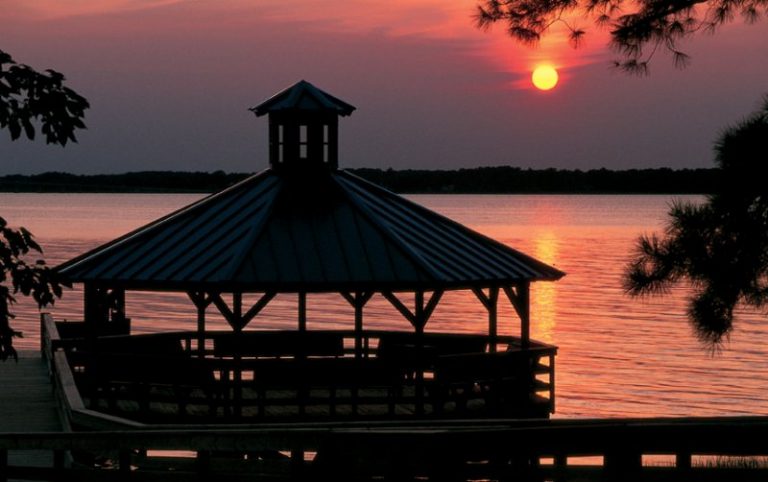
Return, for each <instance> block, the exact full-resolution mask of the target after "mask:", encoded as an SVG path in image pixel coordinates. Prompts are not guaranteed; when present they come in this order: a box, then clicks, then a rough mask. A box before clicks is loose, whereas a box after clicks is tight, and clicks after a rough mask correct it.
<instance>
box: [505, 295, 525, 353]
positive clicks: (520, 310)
mask: <svg viewBox="0 0 768 482" xmlns="http://www.w3.org/2000/svg"><path fill="white" fill-rule="evenodd" d="M530 286H531V283H530V282H529V281H526V282H523V283H520V284H518V285H516V286H515V288H516V289H515V290H514V291H513V290H512V287H510V286H505V287H504V293H505V294H506V295H507V298H509V301H510V303H512V306H513V307H514V308H515V311H516V312H517V315H518V316H519V317H520V343H521V345H522V346H523V348H528V347H529V346H530V345H531V294H530V293H531V291H530Z"/></svg>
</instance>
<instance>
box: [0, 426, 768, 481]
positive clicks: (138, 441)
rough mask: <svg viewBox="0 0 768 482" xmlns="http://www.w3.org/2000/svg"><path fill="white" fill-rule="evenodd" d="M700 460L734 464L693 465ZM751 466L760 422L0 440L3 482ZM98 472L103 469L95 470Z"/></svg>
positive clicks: (262, 430)
mask: <svg viewBox="0 0 768 482" xmlns="http://www.w3.org/2000/svg"><path fill="white" fill-rule="evenodd" d="M15 450H48V451H53V452H54V453H55V454H59V456H57V457H55V460H57V461H59V462H58V464H57V465H56V466H55V467H52V468H31V467H20V466H14V465H11V464H9V463H8V454H9V452H12V451H15ZM156 451H166V452H164V453H162V454H160V453H157V452H156ZM167 451H175V452H173V453H170V454H169V453H168V452H167ZM182 451H183V453H182ZM63 452H71V453H74V454H76V455H75V457H74V462H73V463H72V464H66V463H64V460H66V459H65V458H64V457H62V456H61V454H62V453H63ZM184 454H186V455H187V457H186V458H185V457H183V456H182V455H184ZM159 455H165V456H166V457H159ZM168 455H173V456H175V457H171V458H168V457H167V456H168ZM653 455H655V456H658V455H666V456H668V457H669V462H667V463H653V462H649V461H647V460H646V458H647V456H653ZM584 456H589V457H592V459H590V460H588V461H587V463H582V464H580V465H576V464H574V463H573V462H574V459H573V458H574V457H584ZM697 456H707V457H715V456H719V457H740V458H738V459H735V460H731V461H730V462H728V461H726V460H724V459H722V458H721V459H715V461H714V462H712V463H707V464H697V463H696V462H695V458H696V457H697ZM755 456H763V457H764V456H768V420H767V419H765V418H698V419H696V418H689V419H635V420H550V421H542V420H538V421H510V420H492V421H482V422H479V421H454V422H450V421H431V422H430V421H419V422H413V423H403V422H400V423H392V422H381V423H370V422H366V423H345V424H315V425H306V424H305V425H303V426H296V425H268V426H261V427H259V428H253V427H252V426H244V427H243V426H241V427H237V428H232V427H230V428H217V429H202V430H201V429H194V430H190V429H174V430H135V431H119V432H81V433H31V434H30V433H26V434H15V433H12V434H8V433H4V434H0V482H5V481H6V480H7V479H9V478H12V479H21V480H93V481H98V480H110V481H113V480H131V481H138V482H143V481H151V480H171V481H172V480H195V479H197V480H232V481H239V480H303V481H316V480H317V481H319V480H350V481H352V480H354V481H368V480H416V479H418V480H430V481H433V480H453V481H468V480H520V481H536V482H541V481H545V480H553V481H563V482H565V481H576V480H579V481H592V480H595V481H597V480H599V481H659V482H661V481H683V480H704V481H707V480H712V481H715V480H717V481H724V480H728V481H731V480H739V481H758V480H760V481H762V480H766V478H768V465H766V463H765V461H764V460H763V461H762V462H760V461H759V460H756V459H754V457H755ZM741 457H749V458H748V459H744V458H741ZM97 465H98V466H100V467H101V468H94V467H95V466H97Z"/></svg>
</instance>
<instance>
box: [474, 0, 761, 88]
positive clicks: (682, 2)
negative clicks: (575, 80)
mask: <svg viewBox="0 0 768 482" xmlns="http://www.w3.org/2000/svg"><path fill="white" fill-rule="evenodd" d="M478 1H479V3H478V5H477V14H476V16H475V19H476V22H477V25H478V26H479V27H481V28H489V27H490V26H491V25H493V24H495V23H498V22H501V23H504V24H506V27H507V32H508V33H509V35H510V36H512V37H513V38H515V39H517V40H519V41H521V42H523V43H529V44H530V43H536V42H538V41H539V39H540V38H541V36H542V35H543V34H544V33H545V32H546V31H547V30H549V28H550V27H552V26H553V25H555V24H562V25H565V27H566V28H567V29H568V30H569V32H570V40H571V43H572V44H573V45H574V46H577V45H578V44H579V43H580V42H581V41H582V39H583V37H584V35H585V33H586V31H585V30H584V29H582V28H580V27H578V26H577V25H576V24H574V23H573V22H574V20H573V19H574V18H578V17H579V16H580V17H583V18H586V19H587V20H588V21H591V22H593V23H594V24H595V25H596V26H597V27H601V28H608V29H610V34H611V41H610V43H611V46H612V47H613V48H614V49H615V50H616V51H618V52H619V54H620V55H621V59H620V60H617V61H615V65H616V66H617V67H619V68H621V69H623V70H626V71H629V72H633V73H641V74H642V73H647V71H648V62H649V61H650V59H651V58H652V57H653V55H654V54H655V53H656V52H657V51H658V50H660V49H661V50H666V51H668V52H670V53H671V54H672V57H673V60H674V63H675V65H676V66H677V67H684V66H686V65H687V64H688V61H689V57H688V55H687V54H685V53H684V52H682V51H681V50H680V49H679V47H678V43H679V41H680V40H682V39H684V38H687V37H689V36H691V35H693V34H695V33H697V32H714V31H715V30H716V29H717V27H719V26H721V25H723V24H724V23H727V22H730V21H732V20H733V19H734V18H735V17H736V15H741V16H742V17H743V18H744V19H745V21H747V22H755V21H757V20H758V19H759V18H760V17H761V16H762V15H765V14H766V13H768V0H632V1H630V0H478Z"/></svg>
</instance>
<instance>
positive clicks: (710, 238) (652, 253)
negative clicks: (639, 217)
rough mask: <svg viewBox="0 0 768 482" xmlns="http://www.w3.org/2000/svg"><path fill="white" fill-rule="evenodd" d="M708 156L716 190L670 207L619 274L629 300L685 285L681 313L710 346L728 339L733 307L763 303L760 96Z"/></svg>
mask: <svg viewBox="0 0 768 482" xmlns="http://www.w3.org/2000/svg"><path fill="white" fill-rule="evenodd" d="M715 152H716V158H715V162H716V165H717V167H718V169H719V171H720V179H721V184H720V189H719V190H718V192H716V193H715V194H713V195H711V196H709V197H708V198H707V201H706V202H705V203H703V204H692V203H679V202H678V203H676V204H674V205H673V206H672V208H671V210H670V212H669V220H668V224H667V227H666V232H665V233H664V236H662V237H659V236H656V235H651V236H644V237H642V238H640V239H639V241H638V243H637V253H636V256H635V257H634V260H633V261H632V262H631V263H630V265H629V266H628V267H627V270H626V272H625V288H626V290H627V291H628V293H630V294H631V295H635V296H638V295H648V294H663V293H666V292H668V291H669V289H670V287H671V286H672V285H673V284H675V283H678V282H680V281H684V280H687V281H688V282H690V284H691V285H692V286H693V288H694V294H693V295H692V297H691V298H690V300H689V306H688V315H689V318H690V320H691V322H692V324H693V327H694V328H695V331H696V333H697V335H698V337H699V338H700V339H701V340H702V341H703V342H704V343H706V344H708V345H709V346H711V347H717V346H718V345H719V344H721V343H722V341H723V340H724V337H727V336H728V334H729V333H730V331H731V329H732V327H733V321H734V309H735V308H736V307H737V306H739V305H740V304H741V305H744V306H750V307H754V308H757V309H763V308H765V306H766V304H768V186H767V185H766V184H765V175H764V172H765V165H766V163H768V97H766V99H765V101H764V105H763V107H762V108H761V109H760V110H759V111H758V112H756V113H755V114H753V115H752V116H750V117H748V118H747V119H745V120H744V121H743V122H741V123H740V124H738V125H736V126H734V127H731V128H729V129H727V130H726V131H725V132H724V133H723V134H722V135H721V137H720V139H719V140H718V142H717V144H716V146H715Z"/></svg>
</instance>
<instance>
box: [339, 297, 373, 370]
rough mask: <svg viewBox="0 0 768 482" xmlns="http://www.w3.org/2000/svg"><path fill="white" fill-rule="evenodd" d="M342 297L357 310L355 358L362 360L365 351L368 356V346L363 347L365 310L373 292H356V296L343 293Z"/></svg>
mask: <svg viewBox="0 0 768 482" xmlns="http://www.w3.org/2000/svg"><path fill="white" fill-rule="evenodd" d="M341 296H342V297H343V298H344V299H345V300H347V303H349V304H350V305H352V307H353V308H354V309H355V358H362V357H363V349H364V348H365V349H366V350H365V353H366V354H367V348H368V346H367V344H366V346H365V347H363V308H365V304H366V303H368V301H369V300H370V299H371V297H372V296H373V291H356V292H355V293H354V294H352V293H347V292H344V291H342V292H341ZM366 356H367V355H366Z"/></svg>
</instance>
